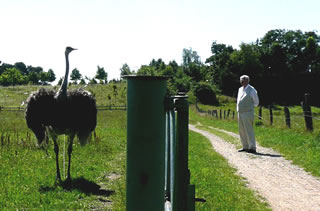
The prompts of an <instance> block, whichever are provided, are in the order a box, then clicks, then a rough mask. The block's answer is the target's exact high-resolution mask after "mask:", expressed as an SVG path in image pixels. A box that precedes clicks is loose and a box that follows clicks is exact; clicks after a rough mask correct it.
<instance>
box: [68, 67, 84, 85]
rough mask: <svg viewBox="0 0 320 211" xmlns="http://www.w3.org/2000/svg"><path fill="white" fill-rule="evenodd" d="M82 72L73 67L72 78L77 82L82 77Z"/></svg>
mask: <svg viewBox="0 0 320 211" xmlns="http://www.w3.org/2000/svg"><path fill="white" fill-rule="evenodd" d="M81 77H82V76H81V74H80V72H79V70H78V69H77V68H75V69H73V70H72V72H71V75H70V80H71V81H74V83H75V84H77V81H78V80H80V79H81Z"/></svg>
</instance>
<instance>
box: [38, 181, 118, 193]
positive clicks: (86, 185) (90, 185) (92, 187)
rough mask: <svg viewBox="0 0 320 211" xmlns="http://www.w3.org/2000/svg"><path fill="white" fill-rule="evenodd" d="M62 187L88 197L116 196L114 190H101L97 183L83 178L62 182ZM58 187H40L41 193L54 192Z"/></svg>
mask: <svg viewBox="0 0 320 211" xmlns="http://www.w3.org/2000/svg"><path fill="white" fill-rule="evenodd" d="M59 186H60V187H62V188H63V189H64V190H67V191H72V190H78V191H80V192H82V193H85V194H86V195H97V196H106V197H108V196H110V195H112V194H114V191H113V190H105V189H101V186H100V185H98V184H96V183H95V182H92V181H89V180H87V179H85V178H83V177H79V178H75V179H72V180H71V181H62V182H61V183H60V184H59ZM56 188H57V185H54V186H52V187H49V186H40V188H39V191H40V192H41V193H45V192H49V191H54V190H56Z"/></svg>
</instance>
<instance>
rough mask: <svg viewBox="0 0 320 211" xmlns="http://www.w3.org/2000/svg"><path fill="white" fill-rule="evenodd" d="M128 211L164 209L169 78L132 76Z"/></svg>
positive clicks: (127, 182)
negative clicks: (166, 101)
mask: <svg viewBox="0 0 320 211" xmlns="http://www.w3.org/2000/svg"><path fill="white" fill-rule="evenodd" d="M126 79H127V80H128V88H127V101H128V103H127V105H128V110H127V181H126V191H127V200H126V209H127V210H128V211H130V210H134V211H136V210H139V211H150V210H161V211H163V210H164V185H165V184H164V182H165V179H164V177H165V172H164V170H165V158H164V155H165V152H164V150H165V119H166V115H165V105H164V103H165V96H166V91H167V86H166V84H167V82H166V78H165V77H152V76H128V77H126Z"/></svg>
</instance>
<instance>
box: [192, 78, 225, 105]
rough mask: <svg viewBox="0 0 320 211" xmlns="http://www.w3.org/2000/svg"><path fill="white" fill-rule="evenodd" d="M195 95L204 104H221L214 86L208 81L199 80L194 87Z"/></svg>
mask: <svg viewBox="0 0 320 211" xmlns="http://www.w3.org/2000/svg"><path fill="white" fill-rule="evenodd" d="M194 95H195V96H196V97H197V99H198V101H199V102H200V103H202V104H205V105H219V101H218V99H217V96H216V93H215V91H214V90H213V87H212V86H211V85H210V84H209V83H207V82H199V83H198V84H197V85H196V87H195V89H194Z"/></svg>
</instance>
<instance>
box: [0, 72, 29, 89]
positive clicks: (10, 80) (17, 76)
mask: <svg viewBox="0 0 320 211" xmlns="http://www.w3.org/2000/svg"><path fill="white" fill-rule="evenodd" d="M26 82H27V80H26V76H23V75H22V74H21V72H20V71H19V70H18V69H17V68H15V67H12V68H8V69H6V70H5V71H4V72H3V73H2V74H1V75H0V84H1V85H2V86H15V85H22V84H26Z"/></svg>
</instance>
